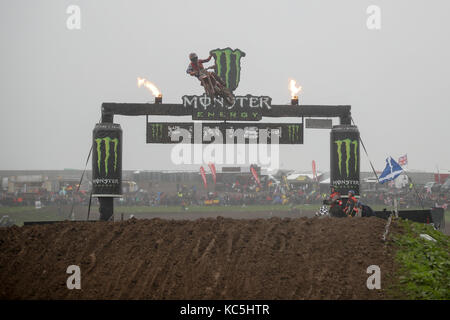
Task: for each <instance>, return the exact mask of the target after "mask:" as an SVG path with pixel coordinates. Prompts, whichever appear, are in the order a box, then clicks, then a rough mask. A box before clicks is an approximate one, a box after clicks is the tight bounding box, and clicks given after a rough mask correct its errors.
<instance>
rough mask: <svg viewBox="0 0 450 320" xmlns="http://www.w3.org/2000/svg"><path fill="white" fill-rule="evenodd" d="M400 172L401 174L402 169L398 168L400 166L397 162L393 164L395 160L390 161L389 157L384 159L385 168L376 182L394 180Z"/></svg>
mask: <svg viewBox="0 0 450 320" xmlns="http://www.w3.org/2000/svg"><path fill="white" fill-rule="evenodd" d="M402 172H403V169H402V167H400V165H399V164H398V163H397V162H395V160H394V159H392V157H389V158H387V159H386V168H384V170H383V172H382V173H381V176H380V178H379V179H378V181H379V182H380V183H385V182H386V181H390V180H394V179H395V178H397V177H398V176H399V175H400V174H401V173H402Z"/></svg>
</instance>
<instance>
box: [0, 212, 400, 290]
mask: <svg viewBox="0 0 450 320" xmlns="http://www.w3.org/2000/svg"><path fill="white" fill-rule="evenodd" d="M384 227H385V221H384V220H381V219H377V218H361V219H333V218H324V219H318V218H313V219H307V218H299V219H280V218H272V219H258V220H234V219H224V218H220V217H219V218H217V219H200V220H195V221H174V220H161V219H152V220H134V219H133V220H129V221H126V222H95V223H88V222H63V223H57V224H52V225H37V226H30V227H21V228H19V227H12V228H7V229H1V230H0V246H1V252H0V283H1V286H0V298H2V299H38V298H39V299H371V298H373V299H379V298H383V296H384V291H383V290H368V289H367V287H366V281H367V278H368V276H369V275H368V274H367V273H366V270H367V267H368V266H370V265H378V266H380V268H381V272H382V280H381V281H382V286H383V285H384V284H386V283H387V282H388V281H389V279H388V277H387V275H389V274H392V270H393V256H392V249H391V247H390V246H389V245H387V246H386V245H385V244H384V243H383V242H382V241H381V235H382V234H383V232H384ZM69 265H77V266H79V267H80V269H81V290H68V289H67V287H66V280H67V278H68V277H69V275H68V274H66V269H67V267H68V266H69Z"/></svg>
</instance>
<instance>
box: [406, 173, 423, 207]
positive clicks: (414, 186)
mask: <svg viewBox="0 0 450 320" xmlns="http://www.w3.org/2000/svg"><path fill="white" fill-rule="evenodd" d="M403 172H404V173H405V174H406V176H407V177H408V179H409V180H410V181H411V183H412V186H413V189H414V192H415V193H416V196H417V198H418V199H419V204H420V206H421V207H422V210H424V209H425V207H424V205H423V202H422V198H421V197H420V195H419V193H418V192H417V189H416V184H415V183H414V181H413V179H411V177H410V176H409V175H408V172H407V171H406V170H403Z"/></svg>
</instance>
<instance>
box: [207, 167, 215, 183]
mask: <svg viewBox="0 0 450 320" xmlns="http://www.w3.org/2000/svg"><path fill="white" fill-rule="evenodd" d="M208 167H209V170H211V174H212V178H213V181H214V184H216V166H215V165H214V163H211V162H210V163H209V164H208Z"/></svg>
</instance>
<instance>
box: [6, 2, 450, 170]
mask: <svg viewBox="0 0 450 320" xmlns="http://www.w3.org/2000/svg"><path fill="white" fill-rule="evenodd" d="M72 5H75V6H77V7H78V8H79V10H80V29H69V28H68V27H67V20H68V19H70V18H71V16H72V13H71V12H69V13H67V11H68V8H69V7H70V6H72ZM371 5H375V6H378V8H379V9H380V20H379V21H380V29H375V30H374V29H369V28H368V27H367V20H368V19H369V18H370V16H371V13H372V12H370V13H367V9H368V7H369V6H371ZM449 11H450V2H449V1H447V0H434V1H426V0H396V1H388V0H371V1H366V0H342V1H335V0H314V1H313V0H296V1H286V0H277V1H268V0H259V1H236V0H228V1H215V0H204V1H203V0H202V1H197V0H191V1H162V0H142V1H136V0H132V1H130V0H129V1H125V0H123V1H118V0H96V1H92V0H86V1H85V0H29V1H25V0H2V1H1V2H0V24H1V28H0V43H1V51H0V54H1V59H0V70H1V73H0V150H1V153H0V154H1V157H0V169H1V170H16V169H23V170H26V169H28V170H40V169H64V168H77V169H81V168H83V167H84V165H85V162H86V157H87V155H88V152H89V149H90V147H91V143H92V130H93V128H94V126H95V124H96V123H97V122H98V121H99V118H100V114H101V110H100V107H101V104H102V102H136V103H138V102H151V101H153V97H152V95H151V94H150V92H148V91H147V90H145V89H143V88H138V87H137V83H136V79H137V77H144V78H146V79H148V80H150V81H152V82H154V83H155V84H156V85H157V86H158V87H159V88H160V89H161V90H162V92H163V97H164V102H166V103H181V97H182V96H183V95H185V94H202V88H201V87H200V85H199V83H198V81H197V80H196V79H194V78H192V77H190V76H188V75H187V74H186V68H187V65H188V63H189V61H188V55H189V53H190V52H196V53H197V54H198V55H199V56H200V58H206V57H207V56H208V53H209V50H211V49H215V48H225V47H231V48H239V49H241V50H243V51H244V52H245V53H246V56H245V57H244V58H242V60H241V66H242V69H241V80H240V84H239V87H238V89H237V90H236V92H235V93H236V94H238V95H246V94H253V95H267V96H270V97H271V98H272V103H273V104H285V103H288V102H289V99H290V95H289V91H288V79H289V78H294V79H296V80H297V82H298V83H299V84H300V85H301V86H302V87H303V90H302V92H301V95H300V103H301V104H311V105H314V104H317V105H321V104H329V105H351V108H352V109H351V110H352V116H353V119H354V120H355V122H356V125H357V126H358V128H359V131H360V134H361V138H362V141H363V143H364V144H365V146H366V148H367V151H368V155H369V157H367V155H366V154H365V153H364V152H363V150H361V170H363V171H370V164H369V158H370V160H371V161H372V163H373V164H374V166H375V168H376V170H383V168H384V166H385V159H386V157H388V156H392V157H393V158H394V159H397V158H398V157H400V156H402V155H404V154H407V156H408V161H409V165H408V168H410V169H415V170H426V171H430V172H433V171H436V170H437V169H439V170H440V171H441V172H450V144H449V141H450V130H449V123H450V108H449V101H450V99H449V98H450V62H449V60H448V59H449V57H450V44H449V42H448V39H449V38H450V21H449V19H448V12H449ZM71 21H72V20H71ZM151 120H152V121H158V120H160V118H158V117H154V118H152V119H151ZM145 121H146V119H145V117H125V116H116V117H115V122H117V123H119V124H120V125H121V127H122V130H123V168H124V169H128V170H172V169H174V170H181V169H189V170H197V169H198V167H199V165H191V166H180V165H177V164H175V163H173V161H171V150H172V148H173V145H153V144H146V125H145ZM177 121H179V120H177ZM333 124H338V121H337V119H334V120H333ZM329 138H330V131H329V130H324V129H305V137H304V144H303V145H282V146H280V166H281V168H286V169H296V170H310V169H311V163H312V161H313V160H314V161H315V162H316V164H317V167H318V170H319V171H328V170H329V162H330V154H329V152H330V140H329Z"/></svg>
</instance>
